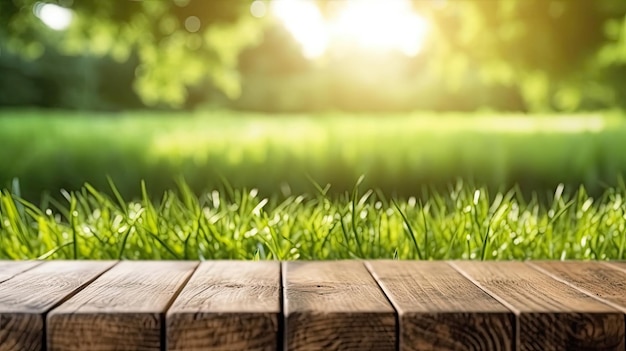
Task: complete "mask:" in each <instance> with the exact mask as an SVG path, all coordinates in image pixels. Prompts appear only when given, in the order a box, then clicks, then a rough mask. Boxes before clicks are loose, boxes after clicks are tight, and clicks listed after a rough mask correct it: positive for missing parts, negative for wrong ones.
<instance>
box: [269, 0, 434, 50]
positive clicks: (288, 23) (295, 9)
mask: <svg viewBox="0 0 626 351" xmlns="http://www.w3.org/2000/svg"><path fill="white" fill-rule="evenodd" d="M272 13H273V14H274V15H275V16H276V17H277V18H278V19H279V20H280V21H281V22H282V23H283V25H284V26H285V28H286V29H287V30H288V31H289V32H290V33H291V35H293V37H294V39H295V40H296V41H297V42H298V43H299V44H300V45H301V47H302V53H303V55H304V56H305V57H307V58H315V57H319V56H322V55H323V54H324V53H325V52H326V51H327V50H328V49H330V48H332V47H338V46H343V47H345V46H349V45H358V46H359V47H361V48H363V49H368V50H372V51H400V52H402V53H403V54H405V55H407V56H416V55H417V54H419V53H420V51H421V50H422V47H423V44H424V40H425V38H426V35H427V33H428V22H427V21H426V19H425V18H424V17H422V16H420V15H419V14H418V13H416V12H415V11H414V10H413V8H412V7H411V3H410V1H409V0H389V1H380V0H345V1H343V2H341V5H340V6H338V9H337V11H335V12H334V13H331V14H330V15H329V17H328V18H325V17H324V15H323V14H322V12H321V11H320V9H319V7H318V6H317V5H316V3H315V1H314V0H275V1H273V2H272Z"/></svg>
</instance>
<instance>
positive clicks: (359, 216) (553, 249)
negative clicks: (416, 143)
mask: <svg viewBox="0 0 626 351" xmlns="http://www.w3.org/2000/svg"><path fill="white" fill-rule="evenodd" d="M111 185H112V189H113V191H112V193H113V194H114V195H112V196H111V197H109V196H108V195H106V194H105V193H104V192H102V191H100V190H97V189H95V188H93V187H91V186H89V185H86V186H85V187H83V188H82V189H80V190H79V191H77V192H72V193H65V197H66V198H65V200H63V201H56V200H54V199H52V198H49V197H46V198H44V201H43V203H42V205H41V206H35V205H33V204H32V203H29V202H27V201H24V200H20V199H19V198H18V197H17V196H16V195H15V194H13V193H15V192H17V190H18V189H19V187H17V186H15V188H14V189H13V190H12V191H9V190H4V191H2V194H1V195H0V258H3V259H4V258H6V259H26V258H42V259H61V258H65V259H67V258H69V259H249V260H252V259H261V260H263V259H280V260H294V259H342V258H399V259H474V260H495V259H498V260H508V259H520V260H521V259H593V260H596V259H598V260H607V259H625V258H626V252H625V251H626V233H625V230H626V228H625V226H626V213H625V208H626V207H625V206H624V200H625V199H626V187H625V186H624V185H621V186H619V187H615V188H610V189H607V190H606V191H605V192H604V194H603V195H602V196H601V197H599V198H595V199H594V198H592V197H590V196H588V195H587V194H586V192H585V190H584V189H583V188H582V187H581V188H580V189H578V190H577V191H575V192H569V191H567V190H566V189H565V190H564V188H563V187H561V186H559V187H558V188H557V189H556V191H554V193H553V195H552V196H551V198H550V201H548V202H545V203H543V202H540V201H538V200H537V198H536V197H527V198H525V197H524V196H523V195H522V194H521V193H519V191H517V190H515V189H513V190H510V191H507V192H500V193H494V194H490V193H489V192H488V191H487V190H486V189H485V188H477V187H472V186H470V185H465V184H463V183H461V182H459V183H457V184H456V185H455V186H451V187H450V188H449V189H448V191H446V192H434V191H427V190H424V193H422V194H421V196H420V198H419V199H418V198H414V197H409V198H392V199H388V198H385V197H384V196H383V195H382V193H381V192H379V191H375V190H366V189H365V188H362V186H359V184H357V185H356V186H354V187H353V189H352V190H351V191H350V192H346V193H344V194H343V195H329V192H328V187H325V188H322V187H318V191H317V193H316V194H315V195H311V194H305V195H289V196H282V195H281V196H279V195H274V196H273V197H269V198H266V197H262V196H260V194H259V193H258V191H257V190H255V189H243V188H232V187H230V186H228V185H225V186H223V187H221V188H220V189H218V190H211V191H207V192H203V193H202V194H201V195H200V196H196V195H194V193H193V192H192V191H191V189H190V188H189V187H188V185H187V184H186V183H184V182H179V186H178V188H177V190H176V191H167V192H165V193H164V194H163V195H162V196H159V197H150V195H148V193H147V191H146V188H145V186H143V185H142V186H141V187H140V192H141V193H142V194H143V195H142V196H141V197H138V198H137V199H136V200H132V201H129V200H125V199H124V198H122V196H121V195H120V194H119V192H117V191H116V190H115V186H114V185H113V183H111Z"/></svg>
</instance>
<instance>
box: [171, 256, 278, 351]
mask: <svg viewBox="0 0 626 351" xmlns="http://www.w3.org/2000/svg"><path fill="white" fill-rule="evenodd" d="M280 314H281V308H280V263H279V262H269V261H266V262H251V261H248V262H246V261H211V262H203V263H202V264H200V266H199V267H198V269H197V270H196V272H195V273H194V274H193V276H192V277H191V279H190V280H189V282H188V283H187V284H186V285H185V287H184V288H183V290H182V292H181V293H180V295H179V296H178V298H177V299H176V301H174V304H173V305H172V307H171V308H170V309H169V311H168V312H167V316H166V323H167V349H168V350H224V351H225V350H268V351H269V350H272V351H274V350H276V349H277V346H278V320H279V316H280Z"/></svg>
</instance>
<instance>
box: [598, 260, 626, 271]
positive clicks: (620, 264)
mask: <svg viewBox="0 0 626 351" xmlns="http://www.w3.org/2000/svg"><path fill="white" fill-rule="evenodd" d="M603 263H604V264H607V265H609V266H611V267H613V268H617V269H621V270H623V271H626V261H614V262H603Z"/></svg>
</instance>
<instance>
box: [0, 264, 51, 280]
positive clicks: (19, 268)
mask: <svg viewBox="0 0 626 351" xmlns="http://www.w3.org/2000/svg"><path fill="white" fill-rule="evenodd" d="M42 263H43V261H0V283H2V282H3V281H6V280H9V279H11V278H13V277H14V276H16V275H17V274H20V273H22V272H24V271H27V270H29V269H31V268H33V267H35V266H37V265H40V264H42Z"/></svg>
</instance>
